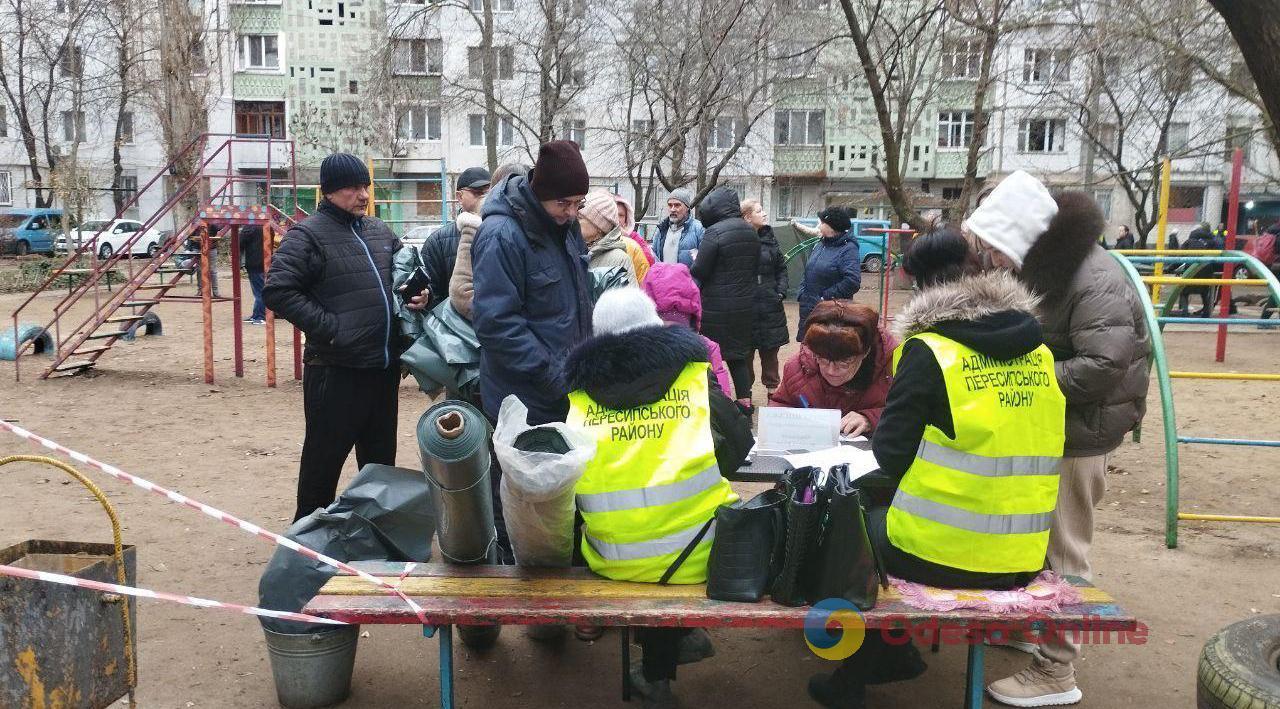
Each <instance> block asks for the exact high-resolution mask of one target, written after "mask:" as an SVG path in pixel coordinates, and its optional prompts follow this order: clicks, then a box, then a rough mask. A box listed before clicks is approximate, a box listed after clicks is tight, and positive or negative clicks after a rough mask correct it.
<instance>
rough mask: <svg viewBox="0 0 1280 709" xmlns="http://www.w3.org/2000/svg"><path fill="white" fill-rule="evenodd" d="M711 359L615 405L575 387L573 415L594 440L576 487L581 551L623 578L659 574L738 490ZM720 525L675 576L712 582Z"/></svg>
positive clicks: (609, 574) (598, 567)
mask: <svg viewBox="0 0 1280 709" xmlns="http://www.w3.org/2000/svg"><path fill="white" fill-rule="evenodd" d="M709 368H710V365H708V364H707V363H706V362H692V363H690V364H688V365H686V366H685V368H684V370H683V371H682V372H681V373H680V376H679V377H677V378H676V380H675V383H674V384H672V385H671V388H670V389H669V390H668V391H667V393H666V395H665V396H663V398H662V399H661V400H660V401H657V402H655V403H653V404H650V405H648V406H639V407H636V408H633V409H625V410H619V409H611V408H608V407H607V406H603V405H601V404H598V403H596V402H595V401H593V400H592V399H591V397H590V396H588V395H587V393H586V392H585V391H575V392H573V393H571V394H569V418H568V421H567V423H568V424H569V425H570V426H572V427H574V428H576V429H579V430H581V431H583V432H585V433H586V434H587V435H589V436H591V437H592V438H593V439H595V441H596V456H595V458H593V459H592V460H591V462H590V463H589V464H587V469H586V471H585V472H584V473H583V474H582V478H581V479H580V480H578V484H577V486H576V487H575V488H574V493H575V494H576V495H577V502H578V510H579V511H580V512H581V513H582V521H583V525H582V555H583V557H584V558H585V559H586V560H587V564H588V566H590V567H591V570H592V571H594V572H596V573H598V574H600V575H601V576H604V577H605V578H610V579H615V580H618V581H648V582H656V581H658V580H659V579H661V578H662V575H663V573H664V572H666V570H667V568H668V567H669V566H671V564H672V562H674V561H675V560H676V558H677V557H679V556H680V554H681V552H683V551H684V549H685V547H687V546H688V545H689V544H690V542H692V541H693V539H694V538H696V536H697V535H698V533H699V532H701V531H702V528H703V527H704V526H705V525H706V523H707V521H708V520H710V519H711V518H712V516H713V515H714V514H715V511H716V508H717V507H719V506H720V505H722V504H726V503H730V502H734V501H736V500H737V499H738V496H737V495H736V494H734V492H733V490H732V489H731V488H730V487H729V482H728V481H727V480H725V479H724V478H723V477H722V476H721V475H720V468H719V467H718V466H717V465H716V451H715V444H714V443H713V442H712V439H711V407H710V404H709V403H708V399H707V396H708V391H707V390H708V386H707V371H708V370H709ZM714 537H715V525H714V523H713V524H712V525H711V528H710V529H708V530H707V532H706V533H705V534H704V535H703V537H702V540H701V541H700V542H699V543H698V544H697V546H695V547H694V550H693V552H692V553H691V554H690V555H689V556H688V557H687V558H686V559H685V560H684V562H683V563H682V564H681V565H680V568H679V569H678V570H677V571H676V573H675V574H674V575H673V576H672V577H671V579H670V580H669V583H683V584H691V583H702V582H704V581H706V580H707V557H708V556H709V554H710V553H711V540H712V539H713V538H714Z"/></svg>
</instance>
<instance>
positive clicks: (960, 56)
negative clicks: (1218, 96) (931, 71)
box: [942, 37, 982, 81]
mask: <svg viewBox="0 0 1280 709" xmlns="http://www.w3.org/2000/svg"><path fill="white" fill-rule="evenodd" d="M981 72H982V40H981V39H979V38H978V37H953V38H951V39H949V40H947V41H945V42H944V43H943V45H942V78H944V79H949V80H952V81H977V79H978V74H980V73H981Z"/></svg>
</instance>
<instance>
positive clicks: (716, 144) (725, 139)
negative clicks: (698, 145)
mask: <svg viewBox="0 0 1280 709" xmlns="http://www.w3.org/2000/svg"><path fill="white" fill-rule="evenodd" d="M741 131H742V121H741V120H739V119H737V118H734V117H733V116H718V117H716V122H715V124H714V125H713V126H712V127H711V135H710V136H709V138H708V140H707V147H709V148H712V149H714V150H729V149H730V148H732V147H733V144H734V142H735V141H737V139H738V136H739V134H740V133H741Z"/></svg>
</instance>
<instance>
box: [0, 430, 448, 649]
mask: <svg viewBox="0 0 1280 709" xmlns="http://www.w3.org/2000/svg"><path fill="white" fill-rule="evenodd" d="M0 429H3V430H6V431H8V432H10V433H12V434H14V435H15V436H18V437H20V438H24V439H26V440H28V441H31V442H33V443H38V444H40V445H41V446H44V447H45V448H48V449H49V450H51V451H57V452H58V453H61V454H63V455H65V456H67V457H69V458H71V459H72V460H74V461H76V462H79V463H84V464H85V465H87V466H89V467H91V468H93V469H94V470H98V471H101V472H103V473H106V474H107V475H110V476H111V477H113V478H116V479H117V480H123V481H124V482H127V483H129V484H130V485H134V486H136V487H140V488H142V489H143V490H147V491H149V492H153V493H155V494H157V495H160V496H161V497H165V498H168V499H169V500H171V501H173V502H176V503H178V504H180V505H185V506H187V507H190V508H191V509H193V510H198V511H200V512H203V513H205V514H207V515H209V516H210V517H212V518H214V519H216V520H219V521H222V522H225V523H227V524H229V525H231V526H233V527H238V528H240V529H242V530H244V531H246V532H248V533H249V534H252V535H254V536H256V537H259V538H261V539H265V540H267V541H269V542H273V543H275V544H277V545H279V546H282V547H284V548H285V549H289V550H292V551H295V552H297V553H299V554H301V555H303V556H305V557H307V558H308V559H315V560H316V561H319V562H321V563H324V564H328V565H330V566H332V567H334V568H337V569H341V570H342V571H345V572H347V573H349V574H352V575H355V576H359V577H360V578H362V579H364V580H365V581H368V582H369V583H371V584H373V585H375V586H378V587H379V588H382V589H385V590H386V592H387V593H388V594H391V595H394V596H398V597H400V599H401V600H403V601H404V602H405V603H406V604H407V605H408V606H409V608H410V609H411V610H412V611H413V612H414V614H415V615H416V616H418V620H419V621H420V622H422V624H423V625H429V623H428V622H427V620H426V614H425V613H424V612H423V610H422V606H419V605H418V604H417V603H414V602H413V599H412V598H409V597H408V596H406V595H405V594H404V592H402V591H401V590H400V589H399V588H398V587H397V586H395V585H392V584H390V583H387V582H386V581H384V580H383V579H380V578H378V577H377V576H374V575H373V574H370V573H368V572H367V571H361V570H360V569H357V568H355V567H354V566H351V565H350V564H347V563H345V562H341V561H338V560H337V559H334V558H331V557H329V556H325V555H324V554H321V553H320V552H318V551H316V550H314V549H310V548H308V547H305V546H303V545H301V544H299V543H297V542H295V541H293V540H292V539H289V538H287V537H282V536H280V535H279V534H276V533H275V532H270V531H267V530H265V529H263V528H262V527H259V526H258V525H256V524H253V523H251V522H246V521H244V520H242V519H240V518H239V517H236V516H234V515H230V514H227V513H226V512H223V511H222V510H219V509H218V508H216V507H210V506H209V505H206V504H204V503H203V502H198V501H196V500H193V499H191V498H189V497H187V496H186V495H182V494H180V493H177V492H174V491H173V490H169V489H168V488H164V487H161V486H159V485H157V484H155V483H153V482H151V481H149V480H144V479H143V478H140V477H137V476H136V475H130V474H129V473H126V472H125V471H123V470H121V469H119V468H117V467H115V466H114V465H108V464H107V463H103V462H101V461H99V460H95V459H93V458H90V457H89V456H87V455H85V454H84V453H80V452H77V451H73V450H71V449H70V448H67V447H66V446H63V445H61V444H59V443H57V442H55V441H51V440H49V439H48V438H45V437H43V436H39V435H36V434H34V433H32V432H31V431H28V430H26V429H25V428H22V427H21V426H18V425H15V424H13V423H10V422H8V421H4V420H0Z"/></svg>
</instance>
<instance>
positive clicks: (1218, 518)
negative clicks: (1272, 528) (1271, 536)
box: [1178, 512, 1280, 524]
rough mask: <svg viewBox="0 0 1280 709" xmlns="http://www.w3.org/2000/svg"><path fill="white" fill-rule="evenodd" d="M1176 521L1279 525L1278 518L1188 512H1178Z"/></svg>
mask: <svg viewBox="0 0 1280 709" xmlns="http://www.w3.org/2000/svg"><path fill="white" fill-rule="evenodd" d="M1178 519H1185V520H1193V521H1199V522H1258V523H1260V524H1280V517H1249V516H1241V515H1197V514H1192V513H1190V512H1179V513H1178Z"/></svg>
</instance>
